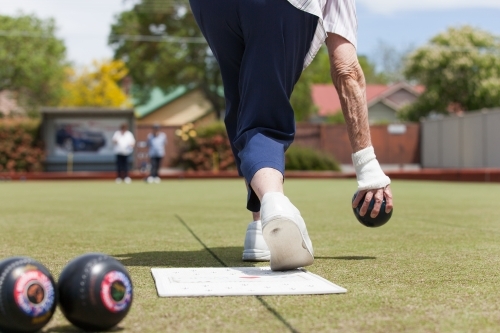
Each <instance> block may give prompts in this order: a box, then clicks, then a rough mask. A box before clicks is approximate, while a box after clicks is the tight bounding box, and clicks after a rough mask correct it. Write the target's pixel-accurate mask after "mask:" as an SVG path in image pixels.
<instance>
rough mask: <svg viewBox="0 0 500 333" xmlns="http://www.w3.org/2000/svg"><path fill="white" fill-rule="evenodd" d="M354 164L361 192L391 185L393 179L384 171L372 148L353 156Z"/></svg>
mask: <svg viewBox="0 0 500 333" xmlns="http://www.w3.org/2000/svg"><path fill="white" fill-rule="evenodd" d="M352 163H353V164H354V168H355V169H356V177H357V179H358V190H359V191H362V190H373V189H377V188H383V187H386V186H387V185H389V184H390V183H391V179H390V178H389V177H387V176H386V175H385V173H384V172H383V171H382V168H381V167H380V164H379V163H378V161H377V157H376V156H375V151H374V149H373V147H372V146H370V147H367V148H365V149H362V150H360V151H358V152H356V153H354V154H352Z"/></svg>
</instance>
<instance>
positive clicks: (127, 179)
mask: <svg viewBox="0 0 500 333" xmlns="http://www.w3.org/2000/svg"><path fill="white" fill-rule="evenodd" d="M124 181H125V184H130V183H132V179H130V177H125V179H124Z"/></svg>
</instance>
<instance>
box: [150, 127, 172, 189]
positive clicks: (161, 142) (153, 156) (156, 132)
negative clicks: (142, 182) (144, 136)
mask: <svg viewBox="0 0 500 333" xmlns="http://www.w3.org/2000/svg"><path fill="white" fill-rule="evenodd" d="M166 144H167V135H166V134H165V133H163V132H160V125H158V124H154V125H153V132H151V133H149V134H148V141H147V145H148V148H149V159H150V162H151V173H150V175H149V177H148V178H147V179H146V181H147V182H148V183H153V182H155V183H157V184H158V183H160V181H161V179H160V177H159V176H158V170H159V169H160V166H161V160H162V159H163V157H164V156H165V145H166Z"/></svg>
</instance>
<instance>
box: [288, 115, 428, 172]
mask: <svg viewBox="0 0 500 333" xmlns="http://www.w3.org/2000/svg"><path fill="white" fill-rule="evenodd" d="M405 126H406V132H405V133H402V134H391V133H389V131H388V126H387V125H373V126H371V127H370V132H371V137H372V144H373V146H374V148H375V152H376V154H377V159H378V160H379V162H380V163H381V164H419V163H420V125H419V124H406V125H405ZM295 144H297V145H300V146H304V147H311V148H315V149H320V150H323V151H325V152H327V153H330V154H332V155H333V156H335V158H336V159H337V160H338V161H339V162H340V163H341V164H350V163H352V162H351V154H352V150H351V145H350V143H349V137H348V135H347V128H346V126H345V125H326V124H297V133H296V135H295Z"/></svg>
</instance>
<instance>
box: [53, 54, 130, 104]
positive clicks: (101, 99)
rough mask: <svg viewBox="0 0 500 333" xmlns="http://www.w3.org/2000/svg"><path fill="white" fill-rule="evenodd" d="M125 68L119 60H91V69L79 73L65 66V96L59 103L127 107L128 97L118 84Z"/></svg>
mask: <svg viewBox="0 0 500 333" xmlns="http://www.w3.org/2000/svg"><path fill="white" fill-rule="evenodd" d="M127 73H128V69H127V68H126V67H125V63H124V62H123V61H121V60H113V61H102V62H98V61H94V62H93V68H90V69H89V68H84V69H83V70H82V71H81V72H80V73H77V72H76V71H75V70H74V69H72V68H68V69H67V79H66V82H65V83H64V90H65V95H64V97H63V99H62V100H61V102H60V104H59V105H60V106H100V107H106V106H108V107H109V106H115V107H122V106H130V102H129V98H128V97H127V95H126V94H125V93H124V92H123V90H122V89H121V88H120V86H119V84H118V83H119V82H120V80H122V79H123V78H125V76H126V75H127Z"/></svg>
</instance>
